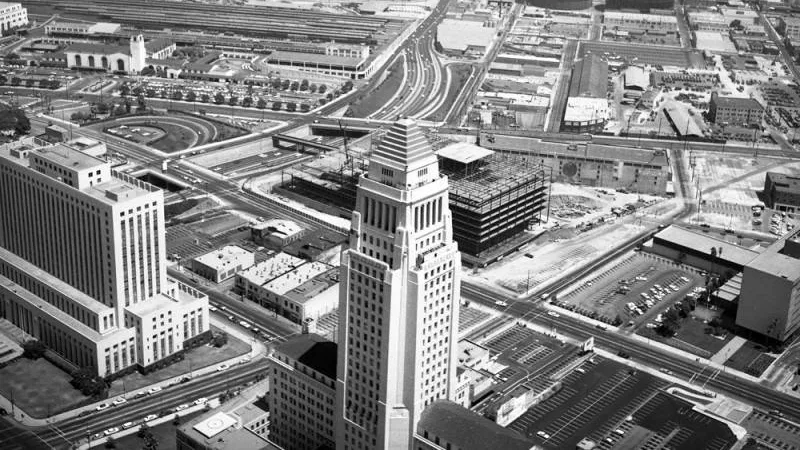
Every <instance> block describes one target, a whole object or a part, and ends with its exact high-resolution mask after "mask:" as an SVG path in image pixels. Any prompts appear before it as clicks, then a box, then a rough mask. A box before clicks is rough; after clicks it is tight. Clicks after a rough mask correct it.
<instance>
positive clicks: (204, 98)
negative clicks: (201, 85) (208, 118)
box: [200, 92, 211, 103]
mask: <svg viewBox="0 0 800 450" xmlns="http://www.w3.org/2000/svg"><path fill="white" fill-rule="evenodd" d="M200 101H201V102H203V103H208V102H209V101H211V97H210V96H209V95H208V94H206V93H205V92H204V93H203V94H202V95H200Z"/></svg>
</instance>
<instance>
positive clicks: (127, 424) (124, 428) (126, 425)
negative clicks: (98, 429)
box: [122, 422, 136, 430]
mask: <svg viewBox="0 0 800 450" xmlns="http://www.w3.org/2000/svg"><path fill="white" fill-rule="evenodd" d="M134 425H136V422H125V423H123V424H122V429H123V430H127V429H128V428H130V427H132V426H134Z"/></svg>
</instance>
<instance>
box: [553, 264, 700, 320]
mask: <svg viewBox="0 0 800 450" xmlns="http://www.w3.org/2000/svg"><path fill="white" fill-rule="evenodd" d="M702 282H703V280H702V278H701V277H700V275H699V274H697V273H696V272H694V271H691V270H688V269H685V268H682V267H679V266H675V265H674V264H673V263H672V262H670V261H667V260H665V259H663V258H659V257H656V256H653V255H650V254H647V253H641V252H640V253H631V254H629V255H627V256H626V257H624V258H622V259H618V260H616V261H615V262H612V263H611V264H610V265H609V266H607V267H605V268H604V269H603V271H601V272H600V273H599V274H598V275H596V276H594V277H593V278H590V279H588V280H584V281H583V283H582V284H581V285H580V286H579V287H578V288H576V289H575V290H573V291H571V292H569V293H567V294H565V295H563V296H561V297H559V299H558V300H557V301H556V302H554V304H556V305H558V306H561V307H563V308H566V309H570V310H572V311H575V312H578V313H580V314H583V315H585V316H589V317H593V318H596V319H598V320H601V321H605V322H607V323H614V322H617V324H624V323H627V322H628V321H630V320H633V321H634V322H635V323H637V324H641V323H645V322H648V321H650V320H652V319H653V318H654V317H655V316H657V315H658V312H660V311H663V310H664V309H665V308H666V307H667V306H668V305H671V304H672V303H674V302H675V301H677V300H679V299H681V298H683V297H684V296H685V295H686V294H687V293H689V292H690V291H691V289H692V288H693V287H695V286H698V285H700V284H702ZM656 286H659V287H660V288H661V289H660V290H661V291H662V292H663V295H662V294H660V293H659V292H657V291H659V288H658V287H656ZM673 288H674V289H673ZM648 301H650V302H652V305H648V304H647V302H648ZM629 303H633V304H634V305H635V307H637V308H639V310H640V311H642V313H643V314H639V312H638V311H635V310H634V311H632V310H631V309H629V308H628V307H627V306H626V305H627V304H629Z"/></svg>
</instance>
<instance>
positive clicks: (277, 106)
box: [140, 89, 340, 112]
mask: <svg viewBox="0 0 800 450" xmlns="http://www.w3.org/2000/svg"><path fill="white" fill-rule="evenodd" d="M334 94H336V95H338V94H340V93H339V91H336V92H335V93H329V94H328V97H327V99H326V100H325V99H323V100H324V101H322V100H321V103H320V104H325V103H326V102H327V101H328V100H331V99H333V97H334ZM145 97H147V98H155V97H160V98H163V99H167V98H169V99H171V100H176V101H181V100H184V101H187V102H196V101H200V102H201V103H212V102H213V103H214V104H217V105H230V106H239V105H241V106H243V107H245V108H251V107H253V106H255V107H256V108H259V109H267V108H268V107H270V108H272V110H274V111H279V110H281V109H282V108H283V107H284V105H285V107H286V110H287V111H290V112H294V111H298V110H299V111H303V112H308V111H310V110H311V105H309V104H307V103H297V102H291V101H290V102H281V101H272V102H269V101H267V100H266V99H264V98H258V99H256V98H254V97H250V96H247V97H244V98H241V99H240V98H239V97H237V96H236V95H231V96H229V97H227V98H226V97H225V94H223V93H222V92H217V93H216V94H214V96H213V97H212V96H211V95H209V94H207V93H203V94H200V95H199V96H198V95H197V94H196V93H195V92H194V91H191V90H190V91H187V92H185V93H184V92H183V91H180V90H174V91H172V93H170V92H169V91H167V90H166V89H162V90H161V91H156V90H155V89H146V90H145V91H144V95H143V96H142V97H140V98H145Z"/></svg>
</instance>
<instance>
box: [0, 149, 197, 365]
mask: <svg viewBox="0 0 800 450" xmlns="http://www.w3.org/2000/svg"><path fill="white" fill-rule="evenodd" d="M165 253H166V243H165V227H164V195H163V192H162V191H160V190H159V189H157V188H156V187H154V186H152V185H150V184H148V183H145V182H143V181H140V180H138V179H136V178H133V177H130V176H128V175H125V174H122V173H119V172H116V171H114V170H112V168H111V164H110V163H108V162H106V161H104V160H102V159H98V158H96V157H94V156H91V155H89V154H86V153H83V152H81V151H78V150H75V149H73V148H71V147H68V146H65V145H63V144H55V145H51V144H48V143H45V142H43V141H38V140H37V139H35V138H31V139H26V140H22V141H18V142H15V143H10V144H7V145H5V146H2V147H0V317H2V318H4V319H7V320H9V321H10V322H11V323H12V324H13V325H15V326H17V327H19V328H20V329H21V330H22V331H24V332H26V333H28V334H29V335H31V336H33V337H34V338H36V339H39V340H40V341H41V342H42V343H44V344H45V345H47V346H48V347H49V348H50V349H51V350H52V351H54V352H55V353H56V354H58V355H59V356H60V357H62V358H63V359H64V360H65V361H68V362H69V363H71V364H72V365H74V366H75V368H88V369H89V370H91V371H92V372H94V373H96V374H98V375H101V376H105V375H110V374H114V373H117V372H119V371H122V370H124V369H126V368H129V367H140V368H144V367H148V366H151V365H153V364H155V363H157V362H159V361H162V360H163V359H164V358H167V357H169V356H170V355H174V354H175V353H178V352H180V351H181V350H182V349H183V348H184V345H185V343H186V342H187V341H188V340H192V339H196V338H197V337H198V336H199V335H201V334H203V333H205V332H207V331H208V330H209V317H208V298H207V297H206V296H205V294H202V293H201V292H199V291H197V290H195V289H193V288H191V287H189V286H187V285H184V284H181V283H179V282H176V281H174V280H172V279H170V278H168V277H167V269H166V255H165Z"/></svg>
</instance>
